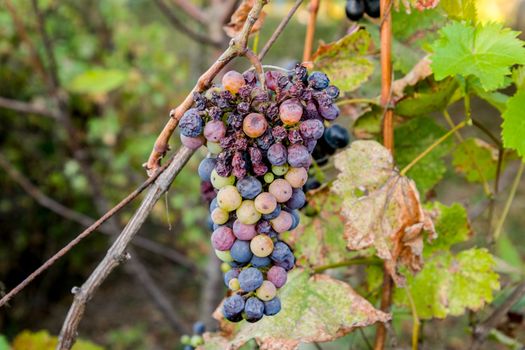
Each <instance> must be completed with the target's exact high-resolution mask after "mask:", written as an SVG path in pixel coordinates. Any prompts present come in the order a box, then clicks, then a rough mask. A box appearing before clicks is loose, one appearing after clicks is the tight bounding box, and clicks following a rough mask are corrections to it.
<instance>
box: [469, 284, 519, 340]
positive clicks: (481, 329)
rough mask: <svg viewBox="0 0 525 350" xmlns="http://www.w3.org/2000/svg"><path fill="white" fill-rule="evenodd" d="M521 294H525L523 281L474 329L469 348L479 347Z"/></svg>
mask: <svg viewBox="0 0 525 350" xmlns="http://www.w3.org/2000/svg"><path fill="white" fill-rule="evenodd" d="M523 296H525V282H521V283H520V284H519V285H518V286H517V287H516V289H514V291H513V292H512V294H510V295H509V296H508V297H507V299H506V300H505V301H504V302H503V303H502V304H501V305H500V306H498V307H497V308H496V309H495V310H494V311H493V312H492V314H491V315H490V316H489V317H488V318H487V319H486V320H485V321H483V322H482V323H481V324H479V325H478V326H477V327H476V328H475V329H474V333H473V341H472V345H471V347H470V349H471V350H478V349H480V348H481V346H482V345H483V343H484V342H485V340H486V339H487V336H488V335H489V333H490V331H491V330H492V329H493V328H495V327H497V326H498V324H499V323H500V322H501V321H502V319H503V317H505V315H506V314H507V312H509V310H510V309H511V308H512V306H513V305H514V304H516V303H517V302H518V301H519V300H520V299H521V298H523Z"/></svg>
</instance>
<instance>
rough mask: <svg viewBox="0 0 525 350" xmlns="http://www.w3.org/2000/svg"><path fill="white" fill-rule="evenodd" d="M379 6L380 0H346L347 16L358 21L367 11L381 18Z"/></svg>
mask: <svg viewBox="0 0 525 350" xmlns="http://www.w3.org/2000/svg"><path fill="white" fill-rule="evenodd" d="M379 7H380V6H379V0H346V7H345V11H346V17H347V18H348V19H349V20H351V21H358V20H360V19H361V18H362V17H363V15H364V14H365V13H366V14H367V15H369V16H370V17H372V18H379V16H380V11H379Z"/></svg>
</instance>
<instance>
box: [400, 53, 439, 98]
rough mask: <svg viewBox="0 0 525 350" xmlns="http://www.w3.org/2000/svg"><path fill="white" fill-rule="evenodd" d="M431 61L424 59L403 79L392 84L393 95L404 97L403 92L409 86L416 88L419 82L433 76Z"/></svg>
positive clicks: (426, 57) (427, 58)
mask: <svg viewBox="0 0 525 350" xmlns="http://www.w3.org/2000/svg"><path fill="white" fill-rule="evenodd" d="M430 63H431V61H430V59H429V57H428V56H425V57H423V58H422V59H421V60H420V61H419V62H418V63H417V64H416V65H415V66H414V67H413V68H412V69H411V70H410V72H408V73H407V75H405V76H404V77H403V78H399V79H397V80H395V81H394V82H393V83H392V94H393V95H394V96H395V97H398V98H399V97H402V96H403V91H404V90H405V88H406V87H407V86H414V85H416V84H417V83H418V82H419V81H421V80H423V79H426V78H427V77H429V76H430V75H432V68H430Z"/></svg>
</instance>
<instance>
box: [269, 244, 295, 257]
mask: <svg viewBox="0 0 525 350" xmlns="http://www.w3.org/2000/svg"><path fill="white" fill-rule="evenodd" d="M289 254H292V255H293V253H292V251H291V249H290V247H288V245H287V244H286V243H284V242H282V241H279V242H277V243H275V245H274V247H273V252H272V254H270V258H271V259H272V260H273V261H275V262H281V261H284V260H285V259H286V257H287V256H288V255H289Z"/></svg>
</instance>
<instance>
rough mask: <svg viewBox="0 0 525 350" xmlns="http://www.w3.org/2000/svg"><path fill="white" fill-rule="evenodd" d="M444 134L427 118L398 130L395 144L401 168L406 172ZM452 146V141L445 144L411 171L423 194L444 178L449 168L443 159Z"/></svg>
mask: <svg viewBox="0 0 525 350" xmlns="http://www.w3.org/2000/svg"><path fill="white" fill-rule="evenodd" d="M445 133H446V131H445V129H443V128H442V127H441V126H439V125H438V124H436V122H435V121H434V119H431V118H428V117H419V118H414V119H411V120H409V121H408V122H406V123H403V124H401V125H399V126H398V127H396V128H395V130H394V142H395V150H396V151H395V152H396V161H397V163H398V166H399V167H400V168H403V167H404V166H406V165H407V164H409V163H410V162H411V161H412V160H413V159H414V158H416V157H417V156H418V155H419V154H421V152H423V151H424V150H426V149H427V148H428V147H429V146H430V145H431V144H432V143H434V142H435V141H436V140H437V139H439V138H440V137H441V136H443V135H444V134H445ZM453 144H454V141H453V140H452V139H450V138H449V139H447V140H445V141H444V142H442V143H441V144H440V145H439V146H437V147H436V148H434V150H432V152H430V153H429V154H427V155H426V156H425V157H424V158H422V159H421V160H420V161H419V162H418V163H417V164H416V165H414V166H413V167H412V169H410V170H409V171H408V173H407V176H409V177H410V178H412V179H413V180H414V181H415V182H416V184H417V187H418V189H419V190H420V191H421V193H426V192H427V191H429V190H430V189H432V188H433V187H434V186H435V185H436V184H437V183H438V182H439V181H440V180H441V179H442V178H443V175H444V174H445V172H446V171H447V167H446V164H445V162H444V161H443V159H442V158H443V157H444V156H445V155H447V154H448V153H449V152H450V150H451V149H452V145H453Z"/></svg>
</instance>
